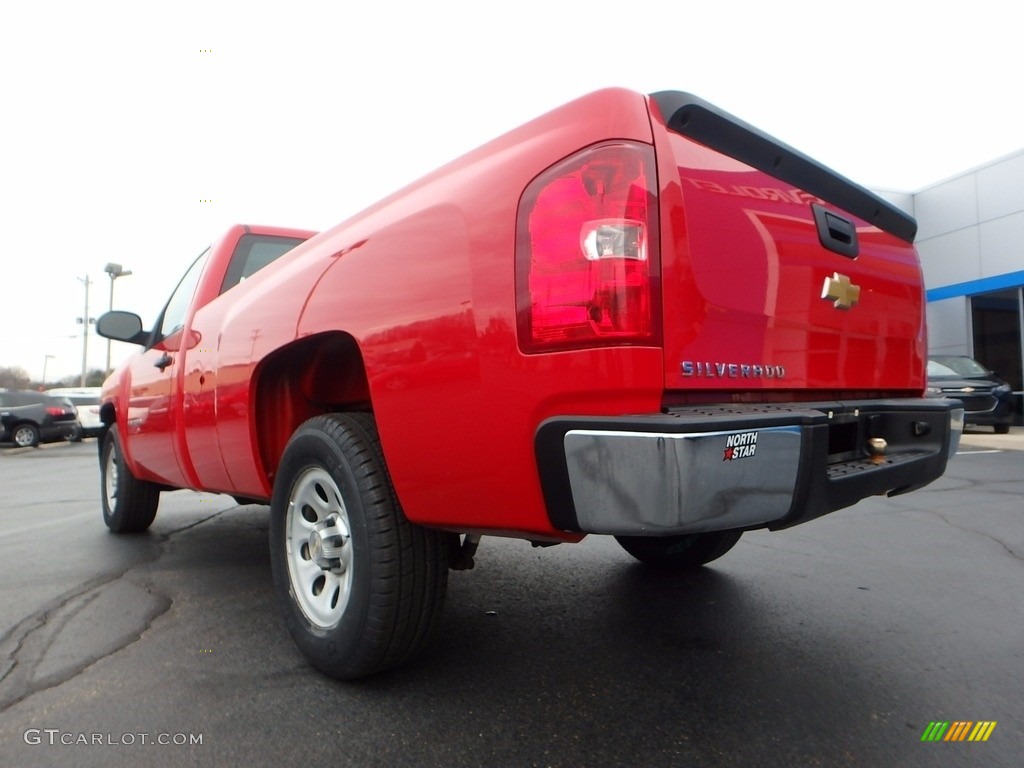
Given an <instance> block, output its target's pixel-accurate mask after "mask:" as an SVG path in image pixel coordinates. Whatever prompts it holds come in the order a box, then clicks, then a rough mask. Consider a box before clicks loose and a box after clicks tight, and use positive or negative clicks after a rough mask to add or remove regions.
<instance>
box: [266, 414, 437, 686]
mask: <svg viewBox="0 0 1024 768" xmlns="http://www.w3.org/2000/svg"><path fill="white" fill-rule="evenodd" d="M447 560H448V558H447V537H446V536H445V535H444V534H442V533H440V532H438V531H434V530H430V529H428V528H423V527H421V526H418V525H414V524H412V523H410V522H409V521H408V520H407V519H406V517H405V514H404V513H403V512H402V509H401V507H400V506H399V503H398V499H397V498H396V496H395V491H394V488H393V487H392V485H391V479H390V477H389V475H388V471H387V467H386V466H385V464H384V455H383V453H382V451H381V447H380V440H379V438H378V436H377V428H376V425H375V424H374V421H373V418H372V417H371V416H370V415H369V414H364V413H350V414H328V415H324V416H316V417H314V418H312V419H310V420H309V421H307V422H305V423H304V424H303V425H302V426H300V427H299V428H298V430H296V432H295V434H294V435H293V436H292V438H291V440H289V442H288V445H287V447H286V448H285V450H284V454H283V455H282V457H281V463H280V465H279V467H278V472H277V477H276V479H275V482H274V495H273V499H272V500H271V509H270V561H271V567H272V571H273V578H274V587H275V590H276V592H277V596H278V602H279V603H280V605H281V609H282V611H283V612H284V618H285V624H286V625H287V627H288V631H289V632H290V634H291V636H292V639H293V640H294V641H295V643H296V645H298V647H299V649H300V650H301V651H302V653H303V654H305V656H306V657H307V658H308V659H309V661H310V663H312V665H313V666H314V667H316V668H317V669H319V670H320V671H321V672H324V673H326V674H328V675H331V676H332V677H337V678H341V679H348V680H350V679H355V678H359V677H365V676H366V675H369V674H373V673H374V672H378V671H381V670H384V669H388V668H390V667H394V666H397V665H398V664H401V663H402V662H404V661H406V660H408V659H410V658H412V657H413V656H414V655H415V654H416V653H417V652H418V651H420V650H421V648H422V647H423V646H424V645H425V643H426V642H427V640H428V639H429V638H430V635H431V634H432V632H433V629H434V626H435V624H436V623H437V619H438V616H439V614H440V610H441V607H442V605H443V603H444V596H445V591H446V589H447V584H448V566H447Z"/></svg>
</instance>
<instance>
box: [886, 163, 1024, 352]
mask: <svg viewBox="0 0 1024 768" xmlns="http://www.w3.org/2000/svg"><path fill="white" fill-rule="evenodd" d="M883 194H884V193H883ZM890 199H892V198H890ZM901 207H902V206H901ZM913 213H914V215H915V217H916V218H917V223H918V234H917V240H916V242H915V244H916V246H917V250H918V253H919V254H920V255H921V266H922V269H923V270H924V281H925V288H926V289H927V290H929V291H933V290H934V289H948V290H950V291H952V292H954V293H959V294H960V295H956V296H952V297H949V298H943V299H941V300H933V301H930V302H929V304H928V326H929V327H928V335H929V346H930V348H931V349H932V351H934V352H939V351H942V352H945V353H949V354H973V350H972V349H971V347H972V341H971V328H970V316H969V313H970V300H969V298H968V296H969V294H970V293H972V292H973V293H977V292H978V291H979V290H980V289H977V288H976V287H973V286H960V284H961V283H971V282H972V281H976V280H983V279H986V278H999V277H1000V276H1007V275H1010V274H1011V273H1015V272H1021V271H1024V149H1022V150H1021V151H1019V152H1016V153H1014V154H1012V155H1008V156H1006V157H1003V158H1000V159H998V160H994V161H993V162H991V163H988V164H986V165H984V166H981V167H980V168H975V169H973V170H970V171H966V172H965V173H963V174H960V175H959V176H956V177H954V178H951V179H947V180H945V181H941V182H939V183H937V184H935V185H933V186H931V187H927V188H925V189H922V190H921V191H920V192H917V193H915V194H914V195H913ZM1020 282H1024V280H1022V281H1020ZM1018 284H1019V283H1018ZM1003 287H1010V286H1009V285H1007V286H1003ZM961 291H962V293H961Z"/></svg>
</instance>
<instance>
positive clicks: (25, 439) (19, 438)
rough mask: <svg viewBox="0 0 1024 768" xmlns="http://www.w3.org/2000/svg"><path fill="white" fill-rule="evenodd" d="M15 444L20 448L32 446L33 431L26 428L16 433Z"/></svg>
mask: <svg viewBox="0 0 1024 768" xmlns="http://www.w3.org/2000/svg"><path fill="white" fill-rule="evenodd" d="M14 444H15V445H17V446H18V447H19V448H27V447H28V446H30V445H32V430H31V429H25V428H24V427H23V428H21V429H19V430H18V431H16V432H15V433H14Z"/></svg>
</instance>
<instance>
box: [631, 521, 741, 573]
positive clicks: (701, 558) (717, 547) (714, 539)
mask: <svg viewBox="0 0 1024 768" xmlns="http://www.w3.org/2000/svg"><path fill="white" fill-rule="evenodd" d="M742 534H743V532H742V531H711V532H709V533H688V534H684V535H682V536H616V537H615V540H616V541H617V542H619V544H620V545H621V546H622V548H623V549H624V550H626V551H627V552H629V554H631V555H632V556H633V557H635V558H636V559H637V560H639V561H640V562H641V563H644V564H646V565H650V566H654V567H656V568H664V569H666V570H677V571H682V570H690V569H694V568H700V567H701V566H702V565H704V564H705V563H710V562H711V561H712V560H717V559H718V558H720V557H721V556H722V555H724V554H725V553H726V552H728V551H729V550H730V549H732V548H733V547H734V546H736V542H737V541H739V540H740V536H741V535H742Z"/></svg>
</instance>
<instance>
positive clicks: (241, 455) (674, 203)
mask: <svg viewBox="0 0 1024 768" xmlns="http://www.w3.org/2000/svg"><path fill="white" fill-rule="evenodd" d="M915 231H916V224H915V222H914V220H913V219H912V218H910V217H909V216H908V215H906V214H905V213H903V212H901V211H900V210H898V209H896V208H894V207H893V206H891V205H890V204H888V203H887V202H885V201H883V200H882V199H880V198H878V197H877V196H875V195H874V194H872V193H870V192H869V191H867V190H865V189H863V188H861V187H858V186H856V185H854V184H853V183H851V182H849V181H847V180H846V179H844V178H842V177H840V176H838V175H836V174H835V173H833V172H831V171H829V170H828V169H826V168H824V167H823V166H821V165H819V164H818V163H816V162H815V161H813V160H811V159H809V158H808V157H806V156H804V155H802V154H801V153H799V152H797V151H795V150H793V149H792V148H790V147H787V146H785V145H783V144H781V143H779V142H778V141H776V140H774V139H772V138H771V137H769V136H767V135H765V134H763V133H761V132H760V131H758V130H757V129H755V128H753V127H751V126H750V125H747V124H745V123H743V122H742V121H740V120H738V119H736V118H734V117H732V116H730V115H728V114H726V113H724V112H722V111H721V110H719V109H717V108H716V107H714V106H712V105H710V104H708V103H706V102H703V101H701V100H700V99H697V98H695V97H693V96H690V95H688V94H684V93H679V92H662V93H655V94H653V95H642V94H638V93H634V92H631V91H626V90H618V89H611V90H604V91H599V92H596V93H593V94H591V95H588V96H585V97H583V98H581V99H578V100H576V101H574V102H571V103H569V104H567V105H565V106H563V107H561V108H559V109H556V110H554V111H553V112H551V113H549V114H547V115H544V116H542V117H540V118H538V119H536V120H534V121H532V122H530V123H527V124H526V125H524V126H522V127H520V128H518V129H516V130H513V131H512V132H510V133H508V134H506V135H505V136H502V137H500V138H498V139H496V140H495V141H492V142H491V143H489V144H487V145H485V146H483V147H481V148H480V149H477V150H476V151H474V152H471V153H470V154H468V155H465V156H464V157H462V158H460V159H458V160H455V161H454V162H452V163H450V164H449V165H447V166H445V167H443V168H441V169H439V170H438V171H436V172H434V173H432V174H430V175H429V176H427V177H425V178H423V179H422V180H420V181H418V182H416V183H414V184H412V185H411V186H409V187H407V188H406V189H403V190H401V191H400V192H398V193H396V194H394V195H392V196H391V197H388V198H387V199H385V200H383V201H381V202H379V203H377V204H376V205H374V206H372V207H371V208H369V209H367V210H366V211H364V212H362V213H360V214H358V215H356V216H354V217H353V218H351V219H349V220H348V221H345V222H343V223H342V224H339V225H338V226H336V227H334V228H333V229H330V230H328V231H326V232H323V233H319V234H315V233H313V232H306V231H299V230H289V229H279V228H271V227H255V226H236V227H234V228H232V229H231V230H229V231H228V232H227V233H226V234H225V235H224V236H223V237H222V238H221V239H220V240H219V241H217V242H216V243H215V244H214V245H213V246H211V247H210V248H209V249H207V250H206V251H205V252H204V253H203V254H202V255H200V256H199V258H198V259H196V260H195V262H194V263H193V264H192V265H191V266H190V267H189V268H188V270H187V272H186V273H185V276H184V278H182V280H181V282H180V283H179V284H178V286H177V288H175V290H174V292H173V293H172V294H171V297H170V299H169V300H168V302H167V305H166V307H165V308H164V310H163V312H162V314H161V315H160V317H159V319H158V321H157V322H156V326H155V327H154V328H152V329H144V328H143V325H142V322H141V320H140V318H139V317H138V316H137V315H133V314H130V313H126V312H112V313H109V314H106V315H104V316H103V317H101V318H100V320H99V322H98V323H97V331H98V332H99V333H100V334H101V335H103V336H106V337H108V338H112V339H119V340H122V341H129V342H134V343H137V344H139V345H140V346H141V347H142V350H141V351H140V352H139V353H138V354H137V355H135V356H133V357H132V358H131V359H130V360H128V361H127V362H126V363H125V364H124V365H123V366H122V367H121V368H120V369H119V370H117V371H116V372H115V373H114V374H113V375H112V376H111V377H110V379H109V380H108V381H107V382H106V384H105V385H104V389H103V397H102V399H103V404H102V418H103V422H104V424H105V425H106V426H107V431H106V433H105V434H104V435H103V437H102V438H101V441H100V454H101V456H100V465H101V475H102V478H101V485H102V505H103V516H104V520H105V522H106V524H107V525H108V526H109V527H110V529H111V530H113V531H117V532H128V531H141V530H144V529H146V528H147V527H148V526H149V525H150V523H151V522H152V521H153V518H154V515H155V513H156V508H157V503H158V499H159V494H160V492H161V491H162V490H166V489H171V488H193V489H201V490H205V491H217V492H222V493H227V494H231V495H233V496H235V497H236V498H237V499H239V500H240V501H257V502H260V503H265V502H269V504H270V515H271V525H270V547H271V556H272V567H273V575H274V581H275V584H276V588H277V591H278V593H279V597H280V602H281V604H282V608H283V612H284V615H285V619H286V623H287V625H288V628H289V630H290V632H291V634H292V636H293V638H294V639H295V641H296V642H297V644H298V645H299V647H300V648H301V650H302V651H303V652H304V653H305V654H306V655H307V656H308V658H309V659H310V661H311V662H312V663H313V664H314V665H315V666H316V667H318V668H319V669H321V670H323V671H324V672H326V673H328V674H331V675H334V676H337V677H342V678H355V677H359V676H362V675H366V674H370V673H372V672H375V671H377V670H380V669H384V668H388V667H392V666H394V665H396V664H399V663H401V662H402V661H404V660H406V659H408V658H410V657H411V656H413V655H414V654H415V653H416V652H417V650H418V649H420V648H421V647H422V646H423V644H424V642H425V641H426V639H427V638H428V637H429V636H430V633H431V630H432V628H433V626H434V625H435V623H436V620H437V617H438V613H439V610H440V607H441V605H442V602H443V599H444V594H445V589H446V585H447V573H448V569H449V568H450V567H468V566H469V565H471V564H472V557H473V552H474V550H475V547H476V545H477V543H478V541H479V538H480V536H481V535H497V536H511V537H519V538H523V539H527V540H530V541H532V542H534V543H536V544H550V543H559V542H575V541H579V540H580V539H582V538H583V537H584V536H586V535H587V534H610V535H613V536H615V537H616V538H617V540H618V541H619V542H620V543H621V545H622V546H623V547H624V548H625V549H626V551H628V552H629V553H630V554H631V555H633V556H635V557H636V558H637V559H639V560H641V561H643V562H645V563H648V564H650V565H653V566H656V567H660V568H664V569H673V568H676V569H678V568H691V567H696V566H699V565H702V564H703V563H706V562H708V561H710V560H712V559H714V558H717V557H719V556H721V555H722V554H723V553H725V552H726V551H727V550H728V549H729V548H731V547H732V546H733V545H734V544H735V543H736V541H737V540H738V539H739V537H740V535H741V533H742V532H743V531H747V530H752V529H758V528H769V529H773V530H774V529H780V528H787V527H789V526H793V525H796V524H798V523H803V522H806V521H808V520H810V519H812V518H815V517H818V516H820V515H823V514H826V513H828V512H831V511H833V510H836V509H840V508H842V507H847V506H849V505H851V504H854V503H856V502H857V501H858V500H860V499H862V498H864V497H866V496H871V495H876V494H897V493H904V492H906V491H910V490H913V489H916V488H919V487H921V486H923V485H925V484H927V483H929V482H931V481H932V480H934V479H936V478H937V477H939V476H940V475H941V474H942V473H943V471H944V470H945V467H946V462H947V459H948V457H949V456H950V455H951V454H952V452H953V451H954V450H955V448H956V444H957V442H958V439H959V426H960V421H961V419H962V412H961V411H959V410H958V409H957V404H956V403H955V401H944V400H935V399H925V398H924V397H923V392H924V388H925V358H926V338H925V324H924V298H923V286H922V278H921V270H920V265H919V262H918V258H917V255H916V252H915V250H914V247H913V240H914V235H915Z"/></svg>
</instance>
